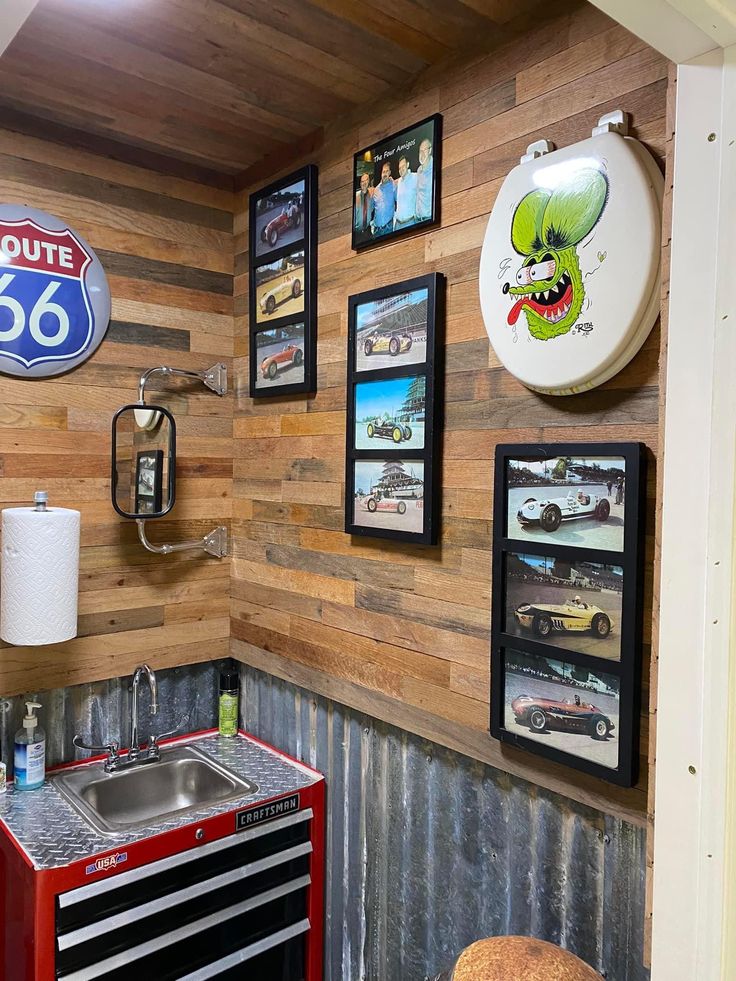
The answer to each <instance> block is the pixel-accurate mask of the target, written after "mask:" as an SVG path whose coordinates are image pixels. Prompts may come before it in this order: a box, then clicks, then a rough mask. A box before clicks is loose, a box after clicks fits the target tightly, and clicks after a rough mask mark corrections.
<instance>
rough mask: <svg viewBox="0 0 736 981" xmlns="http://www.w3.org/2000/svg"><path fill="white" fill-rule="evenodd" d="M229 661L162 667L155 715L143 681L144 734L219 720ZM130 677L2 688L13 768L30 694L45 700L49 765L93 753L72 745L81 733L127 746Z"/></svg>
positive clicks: (4, 733)
mask: <svg viewBox="0 0 736 981" xmlns="http://www.w3.org/2000/svg"><path fill="white" fill-rule="evenodd" d="M224 665H228V666H229V665H230V661H229V660H228V661H214V662H213V661H206V662H204V663H202V664H189V665H186V666H184V667H181V668H167V669H163V670H160V671H157V672H156V679H157V681H158V701H159V710H158V713H157V714H156V715H154V716H152V715H150V714H149V711H148V706H149V704H150V692H149V690H148V686H147V685H143V686H142V687H141V695H140V698H141V710H140V730H141V739H142V740H144V739H147V738H148V736H149V733H151V732H153V733H162V732H168V731H169V730H171V729H174V728H176V727H177V726H180V727H181V731H182V732H183V733H186V732H195V731H196V730H198V729H210V728H212V727H213V726H216V725H217V696H218V679H219V671H220V667H221V666H224ZM130 683H131V677H130V675H128V676H127V677H125V678H112V679H111V680H110V681H93V682H90V683H89V684H84V685H70V686H69V687H68V688H53V689H50V690H47V691H35V692H27V693H26V694H24V695H15V696H14V697H13V698H2V694H1V693H0V745H1V746H2V760H3V762H4V763H5V764H6V765H7V766H8V774H9V775H10V774H12V771H13V738H14V736H15V732H16V730H17V729H19V728H20V726H21V724H22V719H23V716H24V715H25V705H24V702H25V700H26V699H32V700H34V701H35V700H38V701H39V702H40V703H41V705H42V706H43V708H41V709H40V711H39V713H38V717H39V721H40V723H41V725H42V726H43V727H44V729H45V730H46V765H47V766H55V765H56V764H57V763H65V762H66V761H67V760H73V759H81V758H83V757H85V756H89V755H90V754H89V753H87V752H85V751H84V750H80V749H76V747H74V746H73V745H72V739H73V738H74V736H75V735H76V734H77V733H79V734H80V735H81V736H83V737H84V738H85V740H89V739H91V740H92V741H93V742H96V743H98V745H102V744H103V743H106V742H109V741H110V740H111V739H117V740H118V741H119V743H120V745H121V746H124V747H127V746H128V743H129V742H130Z"/></svg>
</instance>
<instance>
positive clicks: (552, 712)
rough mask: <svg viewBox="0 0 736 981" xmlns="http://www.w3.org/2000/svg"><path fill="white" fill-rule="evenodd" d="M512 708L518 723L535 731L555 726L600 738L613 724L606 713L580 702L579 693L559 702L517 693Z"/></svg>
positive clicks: (608, 732) (607, 733)
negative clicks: (572, 697)
mask: <svg viewBox="0 0 736 981" xmlns="http://www.w3.org/2000/svg"><path fill="white" fill-rule="evenodd" d="M511 710H512V712H513V713H514V716H515V721H516V722H517V724H518V725H520V726H527V727H528V728H529V729H530V730H531V732H535V733H543V732H548V731H549V730H550V729H558V730H561V731H563V732H580V733H587V735H589V736H590V738H591V739H599V740H603V739H608V737H609V735H610V734H611V730H613V729H615V728H616V727H615V726H614V724H613V723H612V722H611V720H610V719H609V718H608V716H607V715H605V714H604V713H603V712H601V710H600V709H599V708H596V706H595V705H590V704H589V703H588V702H582V701H581V700H580V696H579V695H575V697H574V699H570V700H568V699H564V700H562V701H559V702H558V701H555V700H554V699H551V698H532V697H531V695H519V697H518V698H515V699H514V700H513V702H512V703H511Z"/></svg>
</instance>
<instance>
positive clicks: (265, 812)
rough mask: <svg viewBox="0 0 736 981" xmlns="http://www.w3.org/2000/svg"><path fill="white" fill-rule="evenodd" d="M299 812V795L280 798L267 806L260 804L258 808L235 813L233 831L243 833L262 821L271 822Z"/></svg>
mask: <svg viewBox="0 0 736 981" xmlns="http://www.w3.org/2000/svg"><path fill="white" fill-rule="evenodd" d="M298 810H299V794H291V796H289V797H281V798H280V799H279V800H272V801H269V802H268V804H261V805H260V806H258V807H249V808H248V809H247V810H244V811H236V812H235V830H236V831H245V829H246V828H252V827H253V825H255V824H263V822H264V821H273V820H274V818H279V817H283V816H284V814H291V813H292V812H293V811H298Z"/></svg>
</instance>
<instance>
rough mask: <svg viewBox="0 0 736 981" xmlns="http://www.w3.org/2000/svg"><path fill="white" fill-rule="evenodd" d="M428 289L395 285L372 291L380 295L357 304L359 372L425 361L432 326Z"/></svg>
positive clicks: (356, 341)
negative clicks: (387, 288) (386, 288)
mask: <svg viewBox="0 0 736 981" xmlns="http://www.w3.org/2000/svg"><path fill="white" fill-rule="evenodd" d="M429 292H430V291H429V288H428V287H427V286H421V287H419V288H418V289H409V290H405V289H402V288H401V287H399V289H398V290H397V288H396V287H394V286H392V287H390V288H389V290H385V289H382V290H373V291H372V295H373V294H381V296H380V297H377V298H375V299H369V300H365V301H364V302H361V303H359V304H357V305H356V307H355V318H354V323H355V327H354V330H355V346H354V350H355V362H354V369H355V371H356V372H364V371H378V370H380V369H381V368H396V367H399V366H402V367H404V366H405V365H421V364H424V362H425V361H426V360H427V336H428V333H429V331H430V330H431V329H432V328H433V309H432V304H431V303H430V296H429ZM364 295H365V294H364ZM430 346H431V342H430Z"/></svg>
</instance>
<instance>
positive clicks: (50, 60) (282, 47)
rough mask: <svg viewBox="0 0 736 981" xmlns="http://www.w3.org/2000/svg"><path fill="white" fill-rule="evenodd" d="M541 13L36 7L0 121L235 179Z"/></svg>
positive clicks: (13, 52)
mask: <svg viewBox="0 0 736 981" xmlns="http://www.w3.org/2000/svg"><path fill="white" fill-rule="evenodd" d="M540 3H541V0H473V2H472V3H470V2H468V0H394V2H393V3H392V4H391V6H390V8H384V9H380V10H378V9H376V10H375V11H373V10H371V8H370V7H367V6H366V5H365V4H363V3H359V2H358V0H309V2H307V0H281V2H280V3H278V4H275V5H274V4H271V3H267V2H264V0H208V2H206V3H205V2H203V0H156V2H155V3H145V2H144V3H136V4H135V5H134V7H133V8H131V7H130V5H129V4H105V5H100V4H99V3H97V2H90V0H40V3H39V4H38V6H37V7H36V9H35V10H34V11H33V13H32V14H31V16H30V18H29V20H28V22H27V23H26V24H25V25H24V26H23V28H22V30H21V31H20V32H19V34H18V36H17V37H16V38H15V40H14V41H13V42H12V44H11V45H10V46H9V48H8V50H7V51H6V53H5V55H4V57H3V58H2V60H0V116H2V114H3V112H4V113H5V114H7V115H6V117H5V121H6V123H7V122H9V121H11V120H12V121H13V125H14V127H15V126H20V127H23V128H25V126H26V124H25V123H24V118H23V117H24V116H31V117H34V118H35V119H37V120H42V121H43V122H44V123H48V124H49V125H50V126H51V127H52V128H53V129H55V130H56V129H57V128H58V127H61V128H62V129H64V128H70V127H71V128H73V129H74V131H75V133H76V134H77V135H76V137H74V138H75V140H76V142H77V145H79V144H80V142H81V143H83V142H84V138H85V134H87V135H89V134H92V135H93V136H94V137H96V138H104V139H106V140H107V141H108V143H107V147H106V151H105V152H111V153H112V154H113V155H114V156H117V157H123V158H126V159H130V157H129V152H128V151H129V148H130V147H131V146H132V147H136V148H137V149H138V150H139V151H140V152H141V153H145V154H150V155H151V160H152V161H153V160H154V159H155V162H156V163H157V164H159V165H160V164H161V162H162V160H161V158H162V156H165V157H168V158H169V160H170V161H172V162H173V161H178V162H179V163H180V164H181V165H185V166H189V167H191V168H196V167H200V168H201V167H208V168H211V169H213V170H216V171H219V172H221V173H225V174H237V173H239V172H240V171H242V170H243V169H244V168H246V167H248V166H251V165H252V164H254V163H256V162H257V161H259V160H261V158H263V157H264V156H267V155H269V154H282V153H283V152H284V150H286V149H287V148H289V147H290V146H291V144H293V143H294V142H295V141H297V140H300V139H307V140H309V139H311V138H312V134H313V133H314V132H315V131H316V130H319V129H320V128H321V127H323V126H324V125H326V124H327V123H329V122H330V121H332V120H334V119H336V118H338V117H339V116H340V115H342V114H345V113H347V112H350V111H351V110H352V109H354V107H355V106H359V105H373V104H374V103H375V101H376V100H380V99H382V98H384V97H385V95H386V94H387V93H390V92H391V91H395V90H396V89H403V88H405V87H406V86H407V85H408V84H409V83H410V82H411V81H412V80H413V79H414V78H415V77H416V76H417V74H418V73H420V72H421V71H422V70H423V69H425V68H427V66H429V65H434V64H436V63H437V62H440V61H443V60H445V59H446V58H447V56H448V55H450V54H452V53H453V52H455V51H458V50H462V49H465V48H467V47H468V46H469V45H470V46H475V45H476V44H477V43H478V42H479V41H481V42H483V43H485V42H487V40H488V39H489V38H502V37H504V36H505V35H506V33H507V28H506V26H505V25H506V22H507V21H508V20H509V19H510V17H511V16H512V15H514V14H518V13H520V12H521V11H530V10H532V9H534V8H535V7H536V6H539V5H540ZM528 84H529V85H530V86H533V85H534V84H535V79H534V78H530V79H529V82H528ZM142 106H144V107H145V111H142V110H141V107H142ZM425 115H426V114H425ZM59 135H61V134H59ZM63 138H64V139H65V140H67V141H68V140H69V138H70V134H69V133H66V134H65V135H64V136H63ZM116 147H117V149H116ZM168 167H169V168H171V167H172V163H169V164H168ZM172 172H176V171H172ZM179 172H180V173H181V170H180V171H179ZM194 172H195V171H192V173H194Z"/></svg>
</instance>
